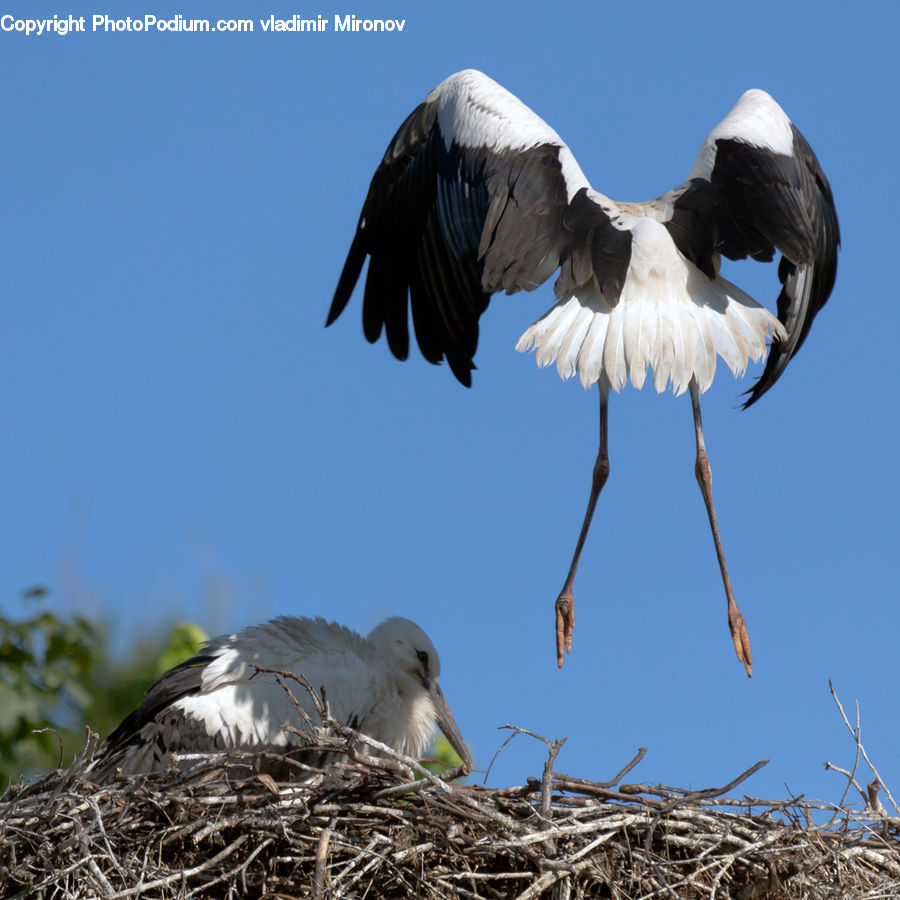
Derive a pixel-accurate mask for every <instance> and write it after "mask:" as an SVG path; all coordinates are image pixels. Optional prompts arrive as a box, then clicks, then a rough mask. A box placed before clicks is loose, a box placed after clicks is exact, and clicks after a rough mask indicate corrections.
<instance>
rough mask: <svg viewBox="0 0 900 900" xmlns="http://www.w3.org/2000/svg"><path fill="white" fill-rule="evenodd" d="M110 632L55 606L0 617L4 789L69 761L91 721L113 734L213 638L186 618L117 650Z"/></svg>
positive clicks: (39, 592) (36, 593) (32, 594)
mask: <svg viewBox="0 0 900 900" xmlns="http://www.w3.org/2000/svg"><path fill="white" fill-rule="evenodd" d="M45 596H46V591H44V590H43V589H40V588H37V589H31V590H29V591H28V592H27V593H26V597H27V598H29V599H34V600H36V601H42V600H43V598H44V597H45ZM109 631H110V628H109V625H108V623H106V622H92V621H90V620H88V619H87V618H86V617H85V616H82V615H79V614H69V615H62V614H59V613H57V612H53V611H50V610H48V609H40V610H38V611H36V612H35V613H33V614H31V615H28V616H26V617H24V618H22V619H21V620H18V621H16V620H13V619H11V618H9V617H7V616H4V615H3V614H0V792H2V790H3V788H5V787H6V785H7V784H9V783H10V782H11V781H17V780H18V779H19V778H20V777H21V776H22V775H30V774H33V773H35V772H42V771H46V770H47V769H53V768H56V767H57V766H59V765H68V764H69V762H70V761H71V759H72V757H73V755H74V753H75V752H76V751H77V750H78V749H80V748H81V746H82V744H83V742H84V727H85V725H88V726H90V727H91V728H92V729H93V730H94V731H96V732H97V733H98V734H100V735H101V736H105V735H106V734H108V733H109V731H111V730H112V728H114V727H115V726H116V725H117V724H118V723H119V722H120V721H121V720H122V719H123V718H124V717H125V716H126V715H127V714H128V713H129V712H130V711H131V710H132V709H134V707H135V706H136V705H137V704H138V703H139V702H140V700H141V697H143V695H144V692H145V691H146V690H147V688H148V687H149V686H150V684H151V683H152V682H153V680H154V679H155V678H157V677H158V676H159V675H161V674H162V673H163V672H164V671H165V670H166V669H168V668H171V667H172V666H173V665H177V663H179V662H181V661H182V660H183V659H186V658H187V657H188V656H190V655H191V654H193V653H196V652H197V650H198V649H199V648H200V645H201V644H202V643H203V641H204V640H206V635H205V634H204V632H203V630H202V629H201V628H200V627H199V626H198V625H195V624H193V623H189V622H180V623H177V624H175V625H173V626H172V627H171V629H170V630H169V632H168V633H166V632H165V631H161V632H159V633H157V634H153V635H150V636H142V637H140V638H138V639H136V640H134V641H133V642H132V644H131V645H130V646H129V647H127V649H126V650H125V651H124V652H122V653H121V654H115V653H113V651H112V649H111V647H112V646H113V642H111V641H110V640H109V639H108V636H109Z"/></svg>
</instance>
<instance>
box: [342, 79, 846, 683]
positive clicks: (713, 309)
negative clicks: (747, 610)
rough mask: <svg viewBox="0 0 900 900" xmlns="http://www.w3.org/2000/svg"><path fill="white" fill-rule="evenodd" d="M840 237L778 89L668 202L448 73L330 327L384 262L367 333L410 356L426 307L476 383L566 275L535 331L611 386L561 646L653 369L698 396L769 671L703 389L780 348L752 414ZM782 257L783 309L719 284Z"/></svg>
mask: <svg viewBox="0 0 900 900" xmlns="http://www.w3.org/2000/svg"><path fill="white" fill-rule="evenodd" d="M838 243H839V233H838V222H837V215H836V213H835V208H834V201H833V199H832V194H831V188H830V186H829V184H828V180H827V179H826V177H825V174H824V172H823V171H822V167H821V166H820V165H819V161H818V160H817V159H816V156H815V154H814V153H813V151H812V149H811V148H810V146H809V144H808V143H807V142H806V139H805V138H804V137H803V135H802V134H801V133H800V132H799V131H798V130H797V128H796V127H795V126H794V125H793V124H792V123H791V121H790V119H788V117H787V116H786V115H785V113H784V112H783V111H782V109H781V107H780V106H779V105H778V104H777V103H776V102H775V101H774V100H773V99H772V97H770V96H769V95H768V94H767V93H766V92H765V91H761V90H750V91H747V92H746V93H745V94H744V95H743V96H742V97H741V98H740V99H739V100H738V102H737V104H736V105H735V106H734V108H733V109H732V110H731V111H730V112H729V113H728V115H727V116H725V118H724V119H723V120H722V121H721V122H720V123H719V124H718V125H716V127H715V128H714V129H713V130H712V131H711V132H710V133H709V134H708V135H707V136H706V139H705V140H704V141H703V143H702V144H701V146H700V152H699V153H698V154H697V159H696V161H695V162H694V165H693V167H692V168H691V170H690V172H689V173H688V177H687V180H686V181H685V182H684V184H682V185H681V186H679V187H677V188H675V189H674V190H671V191H669V192H668V193H666V194H663V195H662V196H661V197H658V198H657V199H656V200H650V201H647V202H643V203H622V202H618V201H615V200H611V199H610V198H609V197H606V196H604V195H603V194H601V193H600V192H599V191H596V190H594V189H593V188H592V187H591V186H590V184H589V183H588V180H587V178H586V177H585V175H584V173H583V172H582V171H581V168H580V166H579V165H578V163H577V162H576V160H575V157H574V156H573V155H572V153H571V151H570V150H569V148H568V147H567V146H566V144H565V143H563V141H562V139H561V138H560V137H559V135H557V134H556V132H555V131H553V129H551V128H550V126H549V125H547V124H546V123H545V122H544V121H543V120H542V119H540V118H539V117H538V116H537V115H536V114H535V113H534V112H532V111H531V110H530V109H529V108H528V107H527V106H525V105H524V104H523V103H522V102H521V101H520V100H519V99H518V98H516V97H515V96H513V95H512V94H511V93H509V92H508V91H507V90H505V89H504V88H503V87H501V86H500V85H499V84H497V83H496V82H495V81H493V80H491V79H490V78H488V77H487V76H486V75H483V74H482V73H481V72H477V71H474V70H471V69H468V70H465V71H462V72H457V73H456V74H455V75H451V76H450V77H449V78H447V79H446V80H445V81H443V82H441V84H439V85H438V86H437V87H436V88H435V89H434V90H433V91H432V92H431V93H430V94H428V96H427V97H426V98H425V100H424V101H423V102H422V103H420V104H419V105H418V106H417V107H416V108H415V109H414V110H413V111H412V113H410V115H409V116H408V117H407V119H406V121H404V122H403V124H402V125H401V126H400V128H399V130H398V131H397V133H396V134H395V135H394V137H393V139H392V140H391V142H390V144H389V145H388V148H387V151H386V152H385V155H384V158H383V159H382V161H381V164H380V165H379V166H378V168H377V169H376V171H375V174H374V176H373V178H372V182H371V185H370V187H369V193H368V196H367V197H366V200H365V203H364V204H363V208H362V213H361V215H360V217H359V224H358V226H357V229H356V234H355V236H354V238H353V242H352V244H351V246H350V251H349V254H348V256H347V260H346V262H345V264H344V268H343V271H342V272H341V276H340V280H339V281H338V285H337V289H336V291H335V294H334V299H333V301H332V304H331V309H330V310H329V313H328V319H327V322H326V324H327V325H331V324H332V323H333V322H334V321H335V319H337V317H338V316H339V315H340V314H341V312H342V311H343V310H344V308H345V307H346V305H347V303H348V302H349V300H350V297H351V294H352V293H353V289H354V287H355V285H356V283H357V281H358V280H359V278H360V274H361V272H362V267H363V263H364V262H365V260H366V258H367V257H368V259H369V266H368V273H367V275H366V280H365V291H364V294H363V330H364V333H365V336H366V338H367V339H368V340H369V341H372V342H374V341H376V340H377V339H378V337H379V336H380V335H381V333H382V330H383V331H384V332H385V334H386V336H387V343H388V347H389V348H390V350H391V352H392V353H393V354H394V356H396V357H397V358H398V359H405V358H406V356H407V354H408V351H409V327H408V321H407V320H408V313H407V309H408V308H410V309H411V310H412V321H413V326H414V328H415V335H416V339H417V341H418V344H419V348H420V350H421V352H422V355H423V356H424V357H425V359H427V360H428V361H429V362H432V363H439V362H440V361H441V360H442V359H446V361H447V363H448V365H449V366H450V369H451V371H452V372H453V374H454V375H455V376H456V378H457V379H458V380H459V381H460V382H461V383H462V384H464V385H465V386H467V387H468V386H470V385H471V381H472V375H471V371H472V369H473V368H474V364H473V357H474V355H475V350H476V347H477V344H478V320H479V317H480V316H481V314H482V313H483V312H484V311H485V309H487V306H488V302H489V301H490V298H491V295H492V294H494V293H497V292H499V291H501V290H502V291H505V292H506V293H507V294H512V293H515V292H516V291H519V290H526V291H530V290H533V289H534V288H536V287H537V286H538V285H540V284H542V283H543V282H544V281H546V280H547V279H548V278H549V277H550V276H551V275H552V274H554V273H555V272H556V271H557V270H558V271H559V274H558V276H557V278H556V282H555V284H554V291H555V294H556V298H557V300H558V302H557V303H556V304H555V305H554V306H553V307H552V308H551V309H550V310H548V311H547V312H546V313H545V314H544V315H543V316H541V318H540V319H538V321H537V322H535V323H534V324H533V325H532V326H531V327H530V328H529V329H528V330H527V331H526V332H525V333H524V334H523V335H522V337H521V338H520V339H519V342H518V344H517V345H516V349H517V350H520V351H524V350H529V349H531V348H534V349H535V350H536V355H537V363H538V365H539V366H542V367H543V366H547V365H549V364H550V363H553V362H555V363H556V368H557V371H558V372H559V374H560V376H561V377H562V378H563V379H568V378H570V377H571V376H572V375H575V374H576V373H577V374H578V376H579V378H580V380H581V383H582V385H584V387H585V388H589V387H590V386H591V385H593V384H596V385H597V387H598V389H599V395H600V442H599V449H598V452H597V459H596V462H595V464H594V470H593V477H592V483H591V492H590V498H589V500H588V506H587V512H586V514H585V517H584V522H583V524H582V527H581V533H580V535H579V537H578V541H577V544H576V546H575V552H574V555H573V558H572V562H571V565H570V567H569V571H568V574H567V576H566V579H565V582H564V584H563V587H562V590H561V591H560V594H559V596H558V598H557V599H556V604H555V609H556V651H557V662H558V665H560V666H562V664H563V659H564V650H565V651H566V652H570V651H571V649H572V631H573V628H574V598H573V595H572V585H573V582H574V578H575V572H576V570H577V568H578V561H579V558H580V556H581V550H582V546H583V544H584V540H585V537H586V536H587V532H588V528H589V527H590V522H591V517H592V516H593V512H594V507H595V505H596V502H597V497H598V495H599V493H600V491H601V489H602V487H603V485H604V483H605V481H606V478H607V476H608V474H609V459H608V456H607V404H608V398H609V389H610V388H613V389H614V390H615V391H617V392H618V391H620V390H621V389H622V388H623V387H624V386H625V384H626V382H627V381H628V380H629V379H630V380H631V383H632V384H633V385H634V386H635V387H636V388H638V389H640V388H641V387H642V386H643V384H644V379H645V377H646V371H647V367H648V366H649V367H650V368H651V369H652V371H653V385H654V387H655V388H656V390H657V391H658V392H662V391H664V390H665V389H666V386H667V385H669V384H670V385H671V387H672V391H673V392H674V393H675V394H676V395H678V394H681V393H683V392H684V391H685V390H687V391H688V392H689V394H690V397H691V406H692V409H693V418H694V431H695V436H696V444H697V456H696V464H695V474H696V477H697V481H698V482H699V484H700V489H701V492H702V494H703V500H704V502H705V504H706V510H707V513H708V516H709V522H710V526H711V529H712V535H713V540H714V542H715V548H716V555H717V557H718V561H719V568H720V570H721V573H722V581H723V582H724V586H725V594H726V598H727V602H728V624H729V628H730V630H731V636H732V640H733V641H734V647H735V651H736V652H737V656H738V659H739V660H740V661H741V662H743V664H744V666H745V668H746V671H747V674H748V676H749V675H752V667H751V666H752V655H751V650H750V640H749V636H748V634H747V627H746V624H745V622H744V617H743V615H742V614H741V611H740V609H739V608H738V605H737V603H736V602H735V599H734V596H733V593H732V589H731V583H730V580H729V577H728V571H727V568H726V565H725V555H724V552H723V550H722V542H721V540H720V537H719V529H718V525H717V523H716V514H715V508H714V506H713V499H712V493H711V487H710V484H711V479H710V469H709V462H708V458H707V454H706V448H705V445H704V441H703V429H702V424H701V419H700V394H702V393H703V392H704V391H706V390H707V388H709V386H710V384H711V383H712V380H713V375H714V373H715V368H716V356H717V355H718V356H721V357H722V359H724V360H725V362H726V363H727V364H728V367H729V368H730V369H731V371H732V373H733V374H734V375H735V377H739V376H741V375H743V373H744V371H745V369H746V367H747V363H748V361H749V360H753V361H754V362H756V361H759V360H760V359H762V358H764V357H765V356H766V340H767V338H771V353H770V354H769V357H768V361H767V362H766V366H765V369H764V370H763V373H762V375H761V376H760V378H759V379H758V380H757V381H756V383H755V384H754V385H753V386H752V387H751V389H750V390H749V391H748V393H749V395H750V396H749V399H747V401H746V402H745V403H744V408H746V407H748V406H750V405H752V404H753V403H755V402H756V401H757V400H758V399H759V398H760V397H761V396H762V395H763V394H765V393H766V391H768V390H769V388H771V387H772V385H773V384H775V382H776V381H777V380H778V378H779V377H780V376H781V374H782V372H783V371H784V369H785V367H786V366H787V364H788V362H789V361H790V359H791V357H792V356H793V355H794V354H795V353H796V352H797V351H798V350H799V349H800V347H801V346H802V344H803V342H804V340H805V339H806V336H807V334H808V333H809V329H810V327H811V325H812V323H813V319H814V318H815V316H816V314H817V313H818V312H819V310H820V309H821V308H822V307H823V306H824V305H825V302H826V301H827V300H828V297H829V295H830V293H831V289H832V287H833V285H834V280H835V274H836V270H837V248H838ZM776 250H777V251H778V252H779V253H780V254H781V261H780V262H779V265H778V278H779V281H780V282H781V292H780V294H779V296H778V318H777V319H776V318H775V316H773V315H772V314H771V313H770V312H769V311H768V310H767V309H765V308H764V307H763V306H761V305H760V304H758V303H757V302H756V301H755V300H753V298H751V297H750V296H748V295H747V294H746V293H744V291H742V290H741V289H740V288H739V287H737V286H736V285H734V284H732V283H731V282H729V281H727V280H726V279H724V278H723V277H722V276H721V275H720V274H719V263H720V256H722V255H724V256H726V257H728V258H729V259H745V258H746V257H747V256H750V257H752V258H753V259H756V260H759V261H761V262H770V261H771V260H772V258H773V256H774V253H775V251H776Z"/></svg>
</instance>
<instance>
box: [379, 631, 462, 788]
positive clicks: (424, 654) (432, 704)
mask: <svg viewBox="0 0 900 900" xmlns="http://www.w3.org/2000/svg"><path fill="white" fill-rule="evenodd" d="M369 641H370V642H371V643H372V645H373V646H374V647H375V649H376V652H377V653H378V655H379V656H380V657H381V658H382V659H383V660H384V661H385V663H386V664H387V665H388V666H389V667H390V669H392V670H393V672H394V673H395V674H396V682H397V689H398V691H399V692H400V694H401V696H408V697H409V698H410V700H411V701H412V705H413V706H414V707H416V708H418V709H419V710H422V711H424V712H425V716H424V718H425V719H426V720H427V721H423V722H422V723H421V724H422V725H423V726H426V725H427V728H428V735H429V736H430V734H431V732H432V729H433V727H434V723H437V725H438V726H439V727H440V729H441V731H443V732H444V734H445V735H446V737H447V740H448V741H450V744H451V746H452V747H453V749H454V750H455V751H456V752H457V753H458V754H459V756H460V758H461V759H462V761H463V764H464V765H465V766H466V768H467V769H469V770H470V771H471V769H472V768H473V763H472V757H471V756H470V755H469V751H468V748H467V747H466V745H465V742H464V741H463V739H462V735H461V734H460V731H459V727H458V726H457V724H456V720H455V719H454V718H453V713H451V712H450V707H449V705H448V704H447V701H446V700H445V699H444V694H443V692H442V691H441V688H440V685H439V684H438V676H439V675H440V674H441V661H440V659H439V657H438V654H437V650H435V649H434V644H432V643H431V640H430V638H429V637H428V635H427V634H425V632H424V631H422V629H421V628H419V626H418V625H416V623H415V622H411V621H410V620H409V619H402V618H399V617H397V618H392V619H385V621H384V622H382V623H381V624H380V625H379V626H378V627H377V628H376V629H375V630H374V631H372V633H371V634H370V635H369ZM423 701H424V702H423ZM411 724H412V725H413V727H415V724H416V723H411Z"/></svg>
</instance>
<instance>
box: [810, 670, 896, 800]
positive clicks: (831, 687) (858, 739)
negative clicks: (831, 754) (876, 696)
mask: <svg viewBox="0 0 900 900" xmlns="http://www.w3.org/2000/svg"><path fill="white" fill-rule="evenodd" d="M828 690H829V691H831V696H832V697H834V702H835V703H836V704H837V708H838V709H839V710H840V713H841V718H842V719H843V720H844V724H845V725H846V726H847V730H848V731H849V732H850V734H852V735H853V739H854V740H855V741H856V745H857V748H858V749H859V752H860V753H862V757H863V759H864V760H865V761H866V765H868V767H869V768H870V769H871V770H872V774H873V775H874V776H875V777H876V778H877V779H878V780H879V781H880V782H881V786H882V787H883V788H884V793H885V796H886V797H887V798H888V800H889V801H890V804H891V806H893V807H894V810H895V811H896V813H897V814H898V815H900V806H897V801H896V800H894V798H893V797H892V796H891V792H890V791H889V790H888V787H887V785H886V784H885V783H884V779H883V778H882V777H881V775H879V774H878V769H876V768H875V766H874V765H873V764H872V760H870V759H869V755H868V754H867V753H866V748H865V747H864V746H863V743H862V739H861V737H860V734H859V703H857V707H856V717H857V730H856V731H855V732H854V730H853V728H852V727H851V725H850V722H849V721H848V720H847V714H846V713H845V712H844V707H843V706H841V701H840V700H839V699H838V695H837V694H836V693H835V690H834V685H833V684H832V683H831V679H830V678H829V679H828ZM863 799H866V795H865V794H863Z"/></svg>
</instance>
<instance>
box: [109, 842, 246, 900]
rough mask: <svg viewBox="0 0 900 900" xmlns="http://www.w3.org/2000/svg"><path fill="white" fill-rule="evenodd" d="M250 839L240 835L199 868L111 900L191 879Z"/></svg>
mask: <svg viewBox="0 0 900 900" xmlns="http://www.w3.org/2000/svg"><path fill="white" fill-rule="evenodd" d="M248 837H249V835H246V834H240V835H238V836H237V837H236V838H235V839H234V840H233V841H232V842H231V843H230V844H229V845H228V846H227V847H226V848H225V849H224V850H222V851H220V852H219V853H217V854H216V855H215V856H213V857H212V858H210V859H208V860H206V861H205V862H202V863H200V865H199V866H193V867H192V868H190V869H184V870H183V871H180V872H174V873H173V874H172V875H167V876H166V877H165V878H157V879H156V880H155V881H149V882H147V883H146V884H142V885H138V886H137V887H130V888H128V889H127V890H124V891H119V892H118V893H116V894H112V895H111V896H110V898H109V900H119V898H120V897H131V896H133V895H134V894H139V893H141V892H142V891H151V890H155V889H156V888H160V887H165V886H166V885H169V884H172V883H173V882H175V881H179V880H182V879H187V878H191V877H193V876H194V875H197V874H199V873H200V872H205V871H206V870H207V869H211V868H212V867H213V866H215V865H217V864H218V863H220V862H221V861H222V860H223V859H226V858H227V857H228V856H230V855H231V854H232V853H234V851H235V850H237V848H238V847H240V846H241V844H243V843H244V841H246V840H247V838H248Z"/></svg>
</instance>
